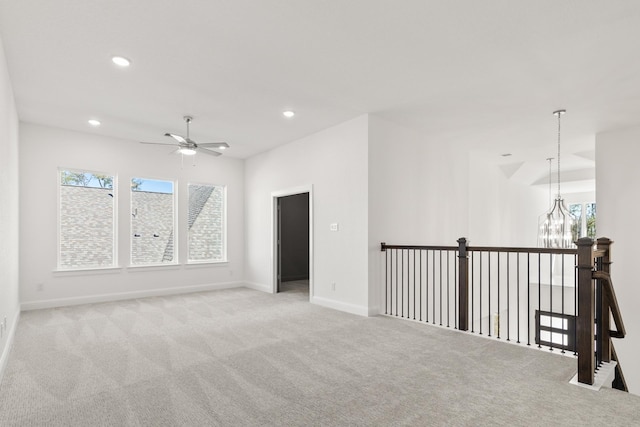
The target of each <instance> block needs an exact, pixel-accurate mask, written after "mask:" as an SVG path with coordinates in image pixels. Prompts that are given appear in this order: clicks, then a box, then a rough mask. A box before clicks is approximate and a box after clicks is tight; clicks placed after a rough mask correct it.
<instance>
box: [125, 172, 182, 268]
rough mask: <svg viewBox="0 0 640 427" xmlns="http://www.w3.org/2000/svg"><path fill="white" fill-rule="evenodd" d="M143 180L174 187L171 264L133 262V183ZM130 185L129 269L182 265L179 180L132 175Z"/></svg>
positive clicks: (172, 198)
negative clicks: (161, 182) (165, 183)
mask: <svg viewBox="0 0 640 427" xmlns="http://www.w3.org/2000/svg"><path fill="white" fill-rule="evenodd" d="M136 178H137V179H142V180H148V181H164V182H170V183H171V184H172V186H173V193H172V194H171V196H172V197H171V209H172V215H171V219H172V221H173V228H172V231H173V259H172V260H171V262H164V263H163V262H158V263H144V264H135V263H134V262H133V239H134V227H133V218H134V217H133V194H134V193H135V192H134V190H133V187H132V186H131V183H132V182H133V180H134V179H136ZM128 185H129V212H128V215H129V239H128V240H129V265H128V268H140V269H145V268H146V269H149V268H163V267H175V266H178V265H180V261H179V253H180V251H179V246H180V245H179V241H180V240H179V230H178V228H179V223H178V209H177V207H178V203H177V201H178V180H177V179H167V178H157V177H150V176H146V177H142V176H140V175H131V176H130V177H129V180H128ZM159 194H166V193H159Z"/></svg>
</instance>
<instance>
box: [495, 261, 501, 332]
mask: <svg viewBox="0 0 640 427" xmlns="http://www.w3.org/2000/svg"><path fill="white" fill-rule="evenodd" d="M497 318H498V319H497V320H498V322H497V323H498V330H497V331H496V335H497V336H496V338H497V339H500V252H498V316H497Z"/></svg>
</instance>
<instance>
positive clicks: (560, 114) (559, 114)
mask: <svg viewBox="0 0 640 427" xmlns="http://www.w3.org/2000/svg"><path fill="white" fill-rule="evenodd" d="M557 114H558V199H559V198H560V116H562V112H560V111H558V113H557Z"/></svg>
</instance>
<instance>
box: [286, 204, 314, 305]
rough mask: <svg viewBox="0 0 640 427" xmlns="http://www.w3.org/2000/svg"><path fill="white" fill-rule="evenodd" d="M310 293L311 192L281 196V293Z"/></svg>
mask: <svg viewBox="0 0 640 427" xmlns="http://www.w3.org/2000/svg"><path fill="white" fill-rule="evenodd" d="M286 291H300V292H306V293H308V292H309V193H301V194H294V195H291V196H284V197H278V292H286Z"/></svg>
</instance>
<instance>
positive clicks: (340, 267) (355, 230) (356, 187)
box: [245, 115, 368, 315]
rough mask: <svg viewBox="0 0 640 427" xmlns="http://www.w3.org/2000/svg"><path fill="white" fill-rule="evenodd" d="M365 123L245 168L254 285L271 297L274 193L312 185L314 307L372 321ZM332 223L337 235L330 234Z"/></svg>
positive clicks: (249, 269)
mask: <svg viewBox="0 0 640 427" xmlns="http://www.w3.org/2000/svg"><path fill="white" fill-rule="evenodd" d="M367 123H368V116H367V115H363V116H360V117H357V118H355V119H352V120H350V121H347V122H345V123H342V124H339V125H337V126H334V127H331V128H328V129H325V130H323V131H321V132H318V133H315V134H313V135H310V136H307V137H305V138H302V139H300V140H297V141H294V142H291V143H289V144H286V145H283V146H280V147H277V148H275V149H273V150H270V151H268V152H266V153H263V154H259V155H256V156H253V157H251V158H249V159H247V160H246V163H245V211H246V220H245V233H246V243H245V247H246V251H245V254H246V255H245V277H246V280H247V281H248V282H249V283H251V284H253V285H254V286H256V287H261V288H264V289H269V290H270V289H272V281H273V265H274V258H273V250H272V241H271V237H272V230H273V215H272V192H277V191H281V190H288V189H292V188H296V187H300V186H310V185H311V186H313V194H312V204H313V211H312V212H311V215H312V217H313V255H312V256H313V271H312V272H311V274H312V281H313V295H312V296H311V299H312V302H314V303H317V304H322V305H326V306H330V307H333V308H336V309H340V310H343V311H348V312H353V313H357V314H362V315H367V314H368V300H367V297H368V288H367V197H368V190H367V189H368V183H367ZM333 223H338V231H330V229H329V225H330V224H333ZM333 283H335V290H333V289H332V286H331V285H332V284H333Z"/></svg>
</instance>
